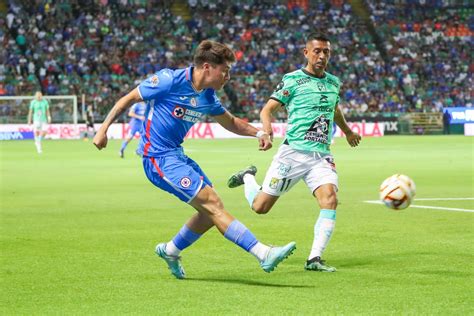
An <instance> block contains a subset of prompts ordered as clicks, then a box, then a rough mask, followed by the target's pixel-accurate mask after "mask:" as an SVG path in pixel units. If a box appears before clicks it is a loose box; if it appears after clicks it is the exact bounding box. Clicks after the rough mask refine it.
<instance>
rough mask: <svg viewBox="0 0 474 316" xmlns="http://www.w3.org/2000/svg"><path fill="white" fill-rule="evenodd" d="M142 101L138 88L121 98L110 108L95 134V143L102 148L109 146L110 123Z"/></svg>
mask: <svg viewBox="0 0 474 316" xmlns="http://www.w3.org/2000/svg"><path fill="white" fill-rule="evenodd" d="M140 101H142V98H141V96H140V93H139V92H138V88H135V89H133V90H132V91H131V92H129V93H128V94H127V95H126V96H124V97H122V98H120V100H118V101H117V103H115V105H114V107H113V108H112V109H111V110H110V112H109V114H107V117H106V118H105V120H104V122H103V123H102V125H101V126H100V128H99V130H98V131H97V133H96V134H95V136H94V140H93V143H94V145H95V146H96V147H97V148H98V149H99V150H100V149H102V148H105V147H106V146H107V130H108V129H109V127H110V125H111V124H112V123H113V122H114V121H115V120H116V119H117V118H118V117H119V116H120V115H122V113H124V112H125V111H126V110H127V109H128V108H129V107H130V106H131V105H132V104H134V103H137V102H140Z"/></svg>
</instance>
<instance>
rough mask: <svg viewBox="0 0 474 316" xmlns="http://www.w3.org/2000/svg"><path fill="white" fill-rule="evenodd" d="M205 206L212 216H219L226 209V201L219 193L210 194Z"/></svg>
mask: <svg viewBox="0 0 474 316" xmlns="http://www.w3.org/2000/svg"><path fill="white" fill-rule="evenodd" d="M204 206H205V208H206V209H207V210H208V212H209V213H210V215H212V216H219V215H220V214H221V213H222V212H223V211H224V203H222V200H221V199H220V198H219V196H217V194H213V195H211V196H209V197H208V199H207V201H206V203H205V205H204Z"/></svg>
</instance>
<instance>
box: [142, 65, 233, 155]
mask: <svg viewBox="0 0 474 316" xmlns="http://www.w3.org/2000/svg"><path fill="white" fill-rule="evenodd" d="M192 72H193V67H188V68H185V69H177V70H171V69H163V70H160V71H159V72H157V73H155V74H154V75H153V76H151V77H150V78H148V79H146V80H145V81H143V82H142V83H140V85H139V86H138V91H139V93H140V96H141V98H142V99H143V100H144V101H146V103H147V107H146V111H145V117H146V121H145V125H144V127H145V129H144V130H143V132H142V135H141V138H140V145H139V147H138V152H139V153H140V154H142V155H143V156H145V157H159V156H163V155H166V154H167V153H171V152H176V151H177V149H181V143H182V142H183V140H184V137H185V136H186V134H187V133H188V131H189V129H190V128H191V127H192V126H193V125H194V123H196V122H198V121H199V120H200V119H201V118H202V117H203V116H204V115H206V114H209V115H221V114H224V113H225V111H226V110H225V109H224V107H223V106H222V104H221V103H220V101H219V99H218V98H217V96H216V93H215V91H214V90H213V89H205V90H202V91H200V92H198V91H196V90H194V88H193V86H192V84H191V83H192V77H191V76H192Z"/></svg>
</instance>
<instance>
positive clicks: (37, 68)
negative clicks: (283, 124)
mask: <svg viewBox="0 0 474 316" xmlns="http://www.w3.org/2000/svg"><path fill="white" fill-rule="evenodd" d="M461 2H462V1H461ZM20 3H22V4H17V3H14V2H9V10H8V12H7V14H6V15H5V14H3V15H0V26H1V27H0V40H1V42H2V43H3V49H2V51H1V52H0V61H1V63H0V84H1V85H2V86H1V87H2V88H1V89H0V93H1V94H6V95H29V94H31V93H32V91H34V90H36V89H42V91H43V92H45V93H47V94H49V95H52V94H76V95H80V94H86V95H87V97H88V98H90V99H92V100H94V103H95V105H96V107H95V109H96V111H98V114H99V115H100V114H102V115H104V114H105V113H107V112H108V110H109V109H110V107H111V106H112V105H113V104H111V102H110V100H115V99H117V97H118V96H120V95H122V94H124V93H126V91H128V90H130V88H131V87H132V86H134V85H137V84H138V82H137V80H140V79H142V78H144V77H146V76H148V75H150V74H152V73H153V72H155V71H157V70H159V69H161V68H164V67H171V68H173V67H184V66H187V60H189V59H190V58H191V56H190V54H191V52H192V51H194V48H195V47H196V46H197V44H198V43H199V42H200V41H201V40H203V39H205V38H209V39H214V40H217V41H220V42H225V43H228V44H229V45H230V46H231V47H232V48H233V49H234V50H235V51H236V53H237V62H236V64H235V66H234V68H233V72H232V76H233V77H234V80H232V81H231V82H230V83H229V85H228V87H226V89H225V93H222V94H221V95H222V97H224V95H225V96H226V99H223V100H224V101H225V103H226V104H227V105H228V106H229V107H232V108H231V110H232V111H233V112H235V113H240V114H241V115H243V116H247V117H248V118H249V120H258V113H259V110H260V109H261V108H262V107H263V105H264V104H265V103H266V101H267V99H268V97H269V96H270V95H271V93H272V91H273V89H274V87H275V86H276V84H277V83H278V82H279V81H280V79H281V76H282V75H283V74H284V73H287V72H290V71H293V70H296V69H298V68H300V67H302V66H303V59H302V58H301V53H300V52H301V49H302V47H301V44H300V43H302V42H303V41H302V38H303V37H304V36H305V34H306V33H308V32H309V31H310V30H314V29H319V30H324V31H326V32H327V33H328V35H329V36H330V38H331V39H332V42H333V43H337V45H334V46H333V47H332V48H333V50H334V51H335V54H333V56H334V57H333V59H332V60H331V61H330V69H328V70H329V71H330V72H331V73H333V74H335V75H336V76H338V77H340V78H341V80H342V82H343V87H342V94H343V95H342V96H343V97H342V98H341V102H342V107H343V109H344V112H345V115H347V116H358V115H376V114H380V113H382V114H384V115H393V114H394V113H398V112H407V111H425V112H426V111H439V109H440V106H441V107H443V106H451V105H452V106H456V105H458V106H459V105H472V97H473V89H472V87H473V83H472V71H473V69H474V63H472V53H471V50H472V49H471V47H472V33H473V27H474V19H473V17H472V13H473V9H472V8H470V7H468V4H464V5H463V6H460V7H452V6H451V3H450V2H449V1H445V0H436V1H430V0H419V1H417V0H406V1H404V0H397V1H394V0H392V1H383V2H377V1H370V2H368V9H369V13H370V14H371V21H372V23H373V24H374V25H375V30H376V32H377V34H378V35H379V37H380V38H381V39H382V40H383V43H382V45H383V48H384V49H385V50H386V52H387V56H385V57H383V56H382V54H381V52H380V51H379V50H380V47H378V46H377V45H376V44H377V43H376V42H375V40H374V38H373V34H372V35H371V33H370V32H369V31H368V29H367V25H366V24H364V23H363V21H362V20H361V19H359V18H358V17H357V15H356V14H355V13H354V12H353V11H352V7H351V6H350V5H349V4H348V3H346V2H345V1H340V0H323V1H319V2H318V3H315V2H312V1H307V0H299V1H294V0H289V1H284V0H277V1H270V0H258V1H257V0H241V1H238V2H232V1H223V0H216V1H207V0H206V1H205V0H188V1H187V6H185V7H184V9H185V11H186V12H187V14H188V16H182V17H181V16H179V15H178V13H177V12H173V10H172V8H173V7H172V4H173V1H171V0H161V1H152V2H148V1H107V0H103V1H99V2H93V1H81V2H79V1H77V0H75V1H58V2H49V1H48V2H41V1H37V2H33V3H31V4H30V3H27V2H20ZM185 4H186V2H184V4H183V5H185ZM179 14H181V13H179ZM384 58H385V59H384ZM280 115H282V114H280ZM283 115H284V114H283Z"/></svg>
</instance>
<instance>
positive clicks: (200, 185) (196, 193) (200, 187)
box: [188, 177, 204, 203]
mask: <svg viewBox="0 0 474 316" xmlns="http://www.w3.org/2000/svg"><path fill="white" fill-rule="evenodd" d="M203 183H204V181H203V178H202V177H201V183H200V184H199V188H198V189H197V190H196V192H194V195H193V196H192V197H191V198H190V199H189V200H188V203H189V202H191V201H192V200H193V199H194V198H195V197H196V195H198V193H199V191H201V189H202V184H203Z"/></svg>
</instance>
